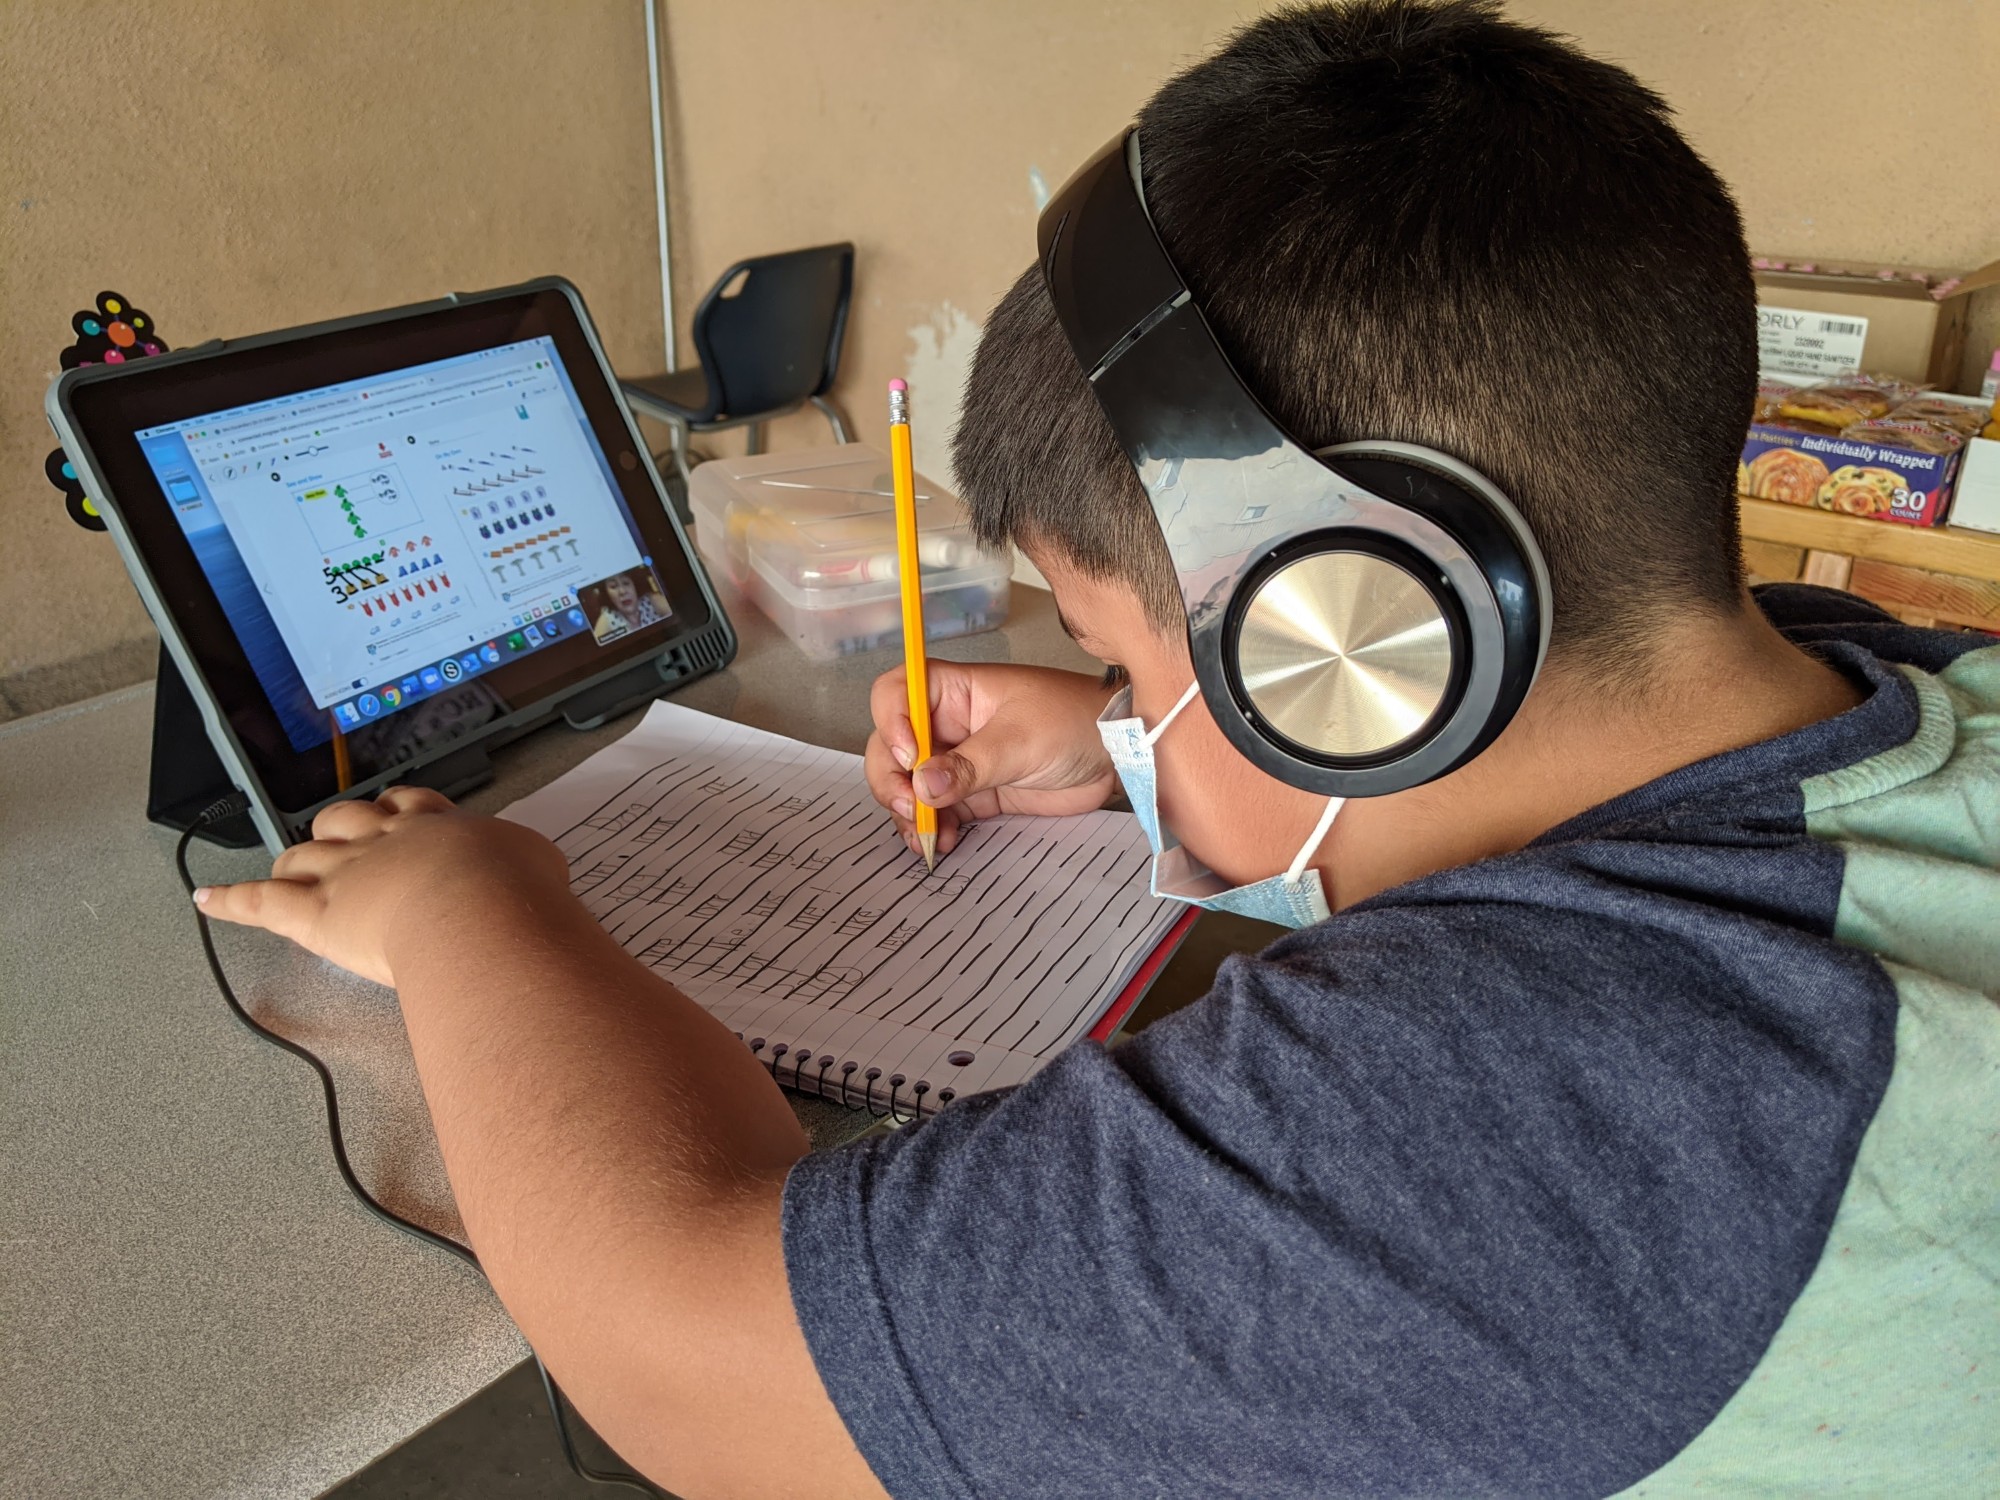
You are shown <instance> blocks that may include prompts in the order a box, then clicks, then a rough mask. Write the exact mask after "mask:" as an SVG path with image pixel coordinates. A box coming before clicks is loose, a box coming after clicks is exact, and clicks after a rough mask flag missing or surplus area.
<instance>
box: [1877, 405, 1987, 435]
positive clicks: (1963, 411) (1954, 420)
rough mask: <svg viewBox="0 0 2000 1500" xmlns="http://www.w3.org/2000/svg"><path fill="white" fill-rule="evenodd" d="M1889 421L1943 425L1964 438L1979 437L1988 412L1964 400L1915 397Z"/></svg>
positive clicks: (1897, 408)
mask: <svg viewBox="0 0 2000 1500" xmlns="http://www.w3.org/2000/svg"><path fill="white" fill-rule="evenodd" d="M1887 420H1888V421H1891V422H1927V423H1929V424H1930V425H1931V426H1933V427H1942V428H1944V429H1945V430H1946V431H1947V432H1955V433H1957V434H1958V435H1959V436H1960V437H1978V436H1979V429H1980V428H1981V427H1982V426H1983V425H1984V424H1985V422H1986V413H1985V412H1983V411H1981V410H1980V409H1979V408H1978V407H1976V406H1967V405H1965V404H1964V403H1963V402H1960V401H1946V400H1944V399H1943V398H1942V397H1939V396H1912V397H1911V398H1910V399H1909V400H1907V401H1904V402H1902V403H1900V404H1899V405H1898V406H1897V407H1896V409H1895V410H1894V411H1892V412H1890V413H1889V415H1888V418H1887Z"/></svg>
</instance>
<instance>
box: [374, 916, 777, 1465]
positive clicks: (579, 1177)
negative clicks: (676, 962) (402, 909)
mask: <svg viewBox="0 0 2000 1500" xmlns="http://www.w3.org/2000/svg"><path fill="white" fill-rule="evenodd" d="M425 907H426V909H424V910H421V911H412V912H409V913H408V914H407V919H406V921H405V922H404V923H403V924H402V926H403V929H404V931H403V933H402V935H401V936H400V939H399V941H398V944H397V946H396V947H395V949H394V952H393V958H394V966H395V973H396V978H397V984H398V989H399V991H400V994H401V996H402V1003H403V1010H404V1014H405V1017H406V1019H407V1023H408V1027H409V1033H410V1042H411V1046H412V1048H413V1050H414V1052H415V1055H416V1060H417V1068H418V1072H419V1074H420V1075H421V1077H422V1079H423V1086H424V1092H425V1096H426V1098H427V1100H428V1102H429V1104H430V1109H431V1114H432V1118H433V1119H434V1120H435V1122H436V1126H437V1133H438V1140H439V1144H440V1146H441V1147H442V1148H443V1152H444V1160H445V1165H446V1168H447V1170H448V1172H449V1174H450V1177H451V1184H452V1189H453V1192H454V1193H455V1195H456V1197H457V1201H458V1206H459V1210H460V1213H461V1214H462V1215H463V1217H464V1220H465V1225H466V1229H467V1232H468V1234H469V1235H470V1237H471V1240H472V1243H473V1246H474V1248H475V1249H476V1250H477V1251H478V1253H479V1255H480V1257H481V1260H482V1262H483V1263H484V1265H485V1267H486V1270H487V1273H488V1275H489V1276H490V1277H491V1278H492V1281H493V1285H494V1288H495V1290H496V1291H497V1292H498V1293H499V1294H500V1296H501V1298H502V1300H503V1301H504V1302H505V1303H506V1305H507V1308H508V1310H509V1311H510V1312H511V1313H512V1314H513V1315H514V1317H515V1318H516V1320H517V1321H518V1322H519V1323H520V1325H521V1329H522V1332H523V1333H524V1334H526V1336H527V1337H528V1339H529V1341H530V1343H532V1344H533V1345H534V1347H535V1348H536V1350H537V1351H538V1352H539V1353H540V1354H541V1355H542V1356H543V1357H544V1359H545V1360H546V1361H547V1362H548V1363H549V1365H550V1367H551V1369H552V1370H553V1371H554V1372H555V1373H556V1375H557V1378H558V1379H560V1380H562V1381H563V1382H564V1383H565V1385H566V1386H568V1387H569V1388H570V1390H571V1393H572V1394H573V1395H574V1396H575V1398H576V1399H577V1401H578V1403H579V1405H580V1407H581V1408H582V1409H583V1410H584V1411H585V1413H586V1414H587V1415H589V1416H590V1417H591V1418H592V1420H593V1422H595V1423H597V1424H598V1425H599V1426H600V1428H601V1429H603V1430H607V1431H609V1432H611V1433H613V1434H614V1435H615V1436H614V1440H615V1441H621V1445H622V1446H623V1447H624V1448H625V1451H626V1452H627V1456H628V1457H630V1458H631V1459H633V1460H634V1461H635V1462H640V1463H642V1464H643V1463H645V1462H646V1458H647V1455H646V1454H645V1453H644V1452H642V1451H638V1450H639V1448H642V1447H643V1446H644V1435H646V1434H652V1435H655V1436H656V1437H657V1439H658V1441H659V1442H660V1444H661V1447H662V1450H663V1452H666V1453H670V1454H672V1455H673V1456H674V1459H675V1462H676V1463H679V1462H681V1461H684V1460H685V1458H686V1456H687V1453H688V1444H689V1442H690V1441H691V1440H692V1439H691V1437H690V1435H689V1434H687V1433H686V1432H685V1431H680V1430H677V1429H679V1428H680V1427H681V1426H682V1423H683V1422H688V1423H696V1424H699V1425H703V1426H706V1427H707V1428H708V1429H709V1430H711V1431H713V1430H716V1429H717V1428H718V1427H723V1428H726V1427H729V1426H733V1425H734V1419H735V1417H736V1416H737V1415H738V1414H737V1413H735V1412H734V1411H733V1410H731V1409H730V1406H731V1403H732V1401H737V1402H740V1401H743V1400H745V1399H746V1398H747V1397H748V1396H749V1393H751V1392H755V1391H756V1390H757V1389H758V1382H757V1380H756V1378H755V1375H754V1372H751V1371H742V1372H735V1371H732V1369H731V1368H730V1365H731V1353H730V1351H731V1349H732V1348H744V1349H754V1348H756V1347H758V1346H759V1345H760V1344H761V1343H763V1342H764V1340H763V1339H761V1338H760V1337H758V1330H757V1328H756V1327H755V1326H754V1324H755V1322H756V1320H757V1319H758V1318H760V1317H761V1318H763V1319H765V1320H767V1321H768V1320H770V1319H772V1318H779V1317H782V1318H788V1317H789V1316H790V1307H789V1302H788V1300H787V1299H786V1297H785V1293H784V1269H783V1264H782V1253H781V1250H780V1248H779V1240H778V1233H777V1212H778V1203H779V1200H780V1195H781V1192H782V1186H783V1182H784V1177H785V1174H786V1172H787V1170H788V1169H789V1168H790V1166H791V1164H792V1163H793V1162H794V1161H795V1160H797V1159H798V1157H800V1156H801V1155H803V1154H804V1153H805V1151H806V1148H807V1142H806V1138H805V1135H804V1132H803V1131H801V1130H800V1128H799V1126H798V1124H797V1121H796V1120H795V1118H794V1117H793V1114H792V1112H791V1110H790V1108H789V1107H788V1106H787V1105H786V1103H785V1101H784V1098H783V1096H782V1094H781V1093H780V1092H779V1090H778V1088H777V1086H776V1085H775V1084H774V1083H773V1082H772V1081H771V1079H770V1077H769V1075H768V1074H766V1073H765V1072H764V1071H763V1069H761V1068H760V1067H759V1066H758V1065H757V1063H756V1062H755V1061H754V1060H753V1059H752V1058H751V1056H750V1054H749V1053H748V1052H747V1051H746V1050H745V1049H744V1047H743V1045H742V1043H741V1042H739V1041H738V1040H737V1039H736V1038H735V1036H734V1035H733V1034H731V1033H730V1032H729V1031H728V1030H727V1029H725V1028H724V1027H723V1026H722V1025H721V1023H720V1022H718V1021H716V1020H715V1019H714V1018H713V1017H711V1016H710V1015H709V1014H708V1013H707V1012H706V1011H704V1010H702V1009H701V1008H700V1007H699V1006H697V1005H695V1004H694V1003H693V1002H692V1001H690V1000H688V999H687V998H686V997H685V996H683V995H681V994H680V993H679V992H678V991H675V990H674V989H672V988H671V987H670V986H668V985H666V984H664V983H663V982H661V981H660V980H659V979H658V978H657V977H656V976H654V975H653V974H652V973H651V972H650V971H649V970H647V969H645V968H644V967H643V966H641V965H640V964H639V963H638V962H637V961H636V960H634V959H633V958H632V957H631V956H630V955H628V954H627V953H625V952H624V950H623V949H621V948H620V947H619V946H618V944H617V943H616V942H615V941H614V940H613V939H612V938H611V937H610V936H609V934H607V933H606V932H605V931H604V930H603V929H602V928H601V927H599V926H598V924H597V923H596V922H595V921H594V920H593V919H592V918H591V917H590V915H589V913H588V912H586V911H585V910H584V909H583V907H582V906H581V905H579V904H577V903H574V902H572V901H569V900H568V899H567V898H566V897H565V898H563V899H561V900H556V899H553V898H550V899H547V900H545V901H544V902H542V903H541V907H543V908H545V909H531V907H530V905H529V903H528V900H527V898H525V897H521V898H518V899H517V904H516V909H514V910H511V911H507V910H503V911H492V910H487V911H485V912H482V914H481V915H482V917H483V918H484V920H483V921H482V923H481V926H482V929H483V930H482V936H481V939H480V941H479V942H478V943H477V944H474V945H470V946H468V945H464V944H461V943H457V942H452V941H447V940H444V935H445V934H450V933H454V932H462V931H464V930H465V922H466V915H467V909H466V908H465V907H464V906H463V905H462V904H459V903H457V902H455V901H439V902H438V903H437V904H436V906H435V907H434V908H432V907H431V904H430V903H428V902H427V903H425ZM774 1279H775V1292H774V1290H773V1285H774ZM746 1323H748V1324H750V1325H752V1326H749V1327H747V1328H746V1326H745V1324H746ZM781 1331H782V1330H781ZM764 1332H765V1333H766V1334H769V1333H772V1332H773V1331H772V1330H765V1331H764ZM675 1371H684V1372H686V1373H688V1374H694V1373H696V1372H699V1373H700V1375H701V1383H702V1384H703V1385H704V1386H705V1387H707V1388H706V1389H704V1390H699V1391H691V1390H688V1389H684V1388H680V1386H679V1385H678V1384H677V1383H676V1380H675V1375H674V1372H675ZM733 1375H740V1378H736V1379H734V1380H733V1381H732V1376H733ZM732 1385H733V1388H734V1390H735V1392H736V1393H737V1394H736V1395H735V1396H733V1397H732V1396H731V1395H730V1387H731V1386H732ZM718 1403H719V1405H718ZM742 1415H743V1416H744V1417H746V1418H748V1419H751V1420H754V1419H755V1416H756V1413H743V1414H742ZM676 1419H679V1420H676ZM635 1433H637V1434H641V1435H642V1436H641V1437H639V1438H636V1439H635V1438H634V1437H633V1434H635ZM655 1472H657V1470H656V1471H655Z"/></svg>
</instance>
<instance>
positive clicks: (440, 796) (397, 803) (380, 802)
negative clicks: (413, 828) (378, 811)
mask: <svg viewBox="0 0 2000 1500" xmlns="http://www.w3.org/2000/svg"><path fill="white" fill-rule="evenodd" d="M375 802H376V805H377V806H378V807H386V808H388V809H389V811H390V812H392V813H432V812H450V811H452V810H453V808H454V807H455V806H456V805H457V804H455V803H454V802H453V801H452V800H451V798H449V797H447V796H446V795H445V794H444V793H443V792H439V791H434V790H432V789H431V788H430V787H427V786H392V787H387V788H385V789H384V790H383V792H382V795H381V796H379V797H377V798H376V799H375Z"/></svg>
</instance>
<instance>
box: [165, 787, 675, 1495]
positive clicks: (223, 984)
mask: <svg viewBox="0 0 2000 1500" xmlns="http://www.w3.org/2000/svg"><path fill="white" fill-rule="evenodd" d="M248 808H249V802H248V799H246V798H245V797H244V795H243V794H242V793H241V792H231V793H230V794H229V795H228V796H227V797H223V798H221V799H219V800H218V801H215V802H212V803H210V804H209V805H208V806H207V807H205V808H203V809H202V810H201V812H200V813H199V814H197V815H196V817H195V819H194V821H193V822H192V823H190V824H189V825H188V828H187V831H186V832H185V833H183V834H182V835H181V837H180V842H179V843H178V844H176V845H175V846H174V868H175V869H176V870H178V871H179V872H180V877H181V884H182V885H183V886H185V887H186V888H187V893H188V897H189V906H190V909H191V910H192V911H193V912H194V925H195V930H196V931H197V932H199V933H200V934H201V951H202V953H203V955H204V956H205V957H206V958H207V959H208V972H209V975H210V977H212V978H213V979H214V980H215V988H216V989H217V991H218V992H220V994H221V995H222V998H223V1001H224V1002H225V1003H226V1004H227V1005H228V1006H229V1011H230V1014H231V1015H233V1016H235V1017H236V1019H237V1020H238V1021H239V1022H241V1023H242V1024H243V1026H244V1028H245V1029H246V1030H248V1031H249V1032H250V1033H251V1034H252V1035H253V1036H256V1037H258V1038H259V1039H261V1040H263V1041H266V1042H269V1043H270V1044H271V1045H272V1046H273V1047H278V1048H281V1049H282V1050H284V1051H286V1052H289V1053H291V1055H292V1056H294V1057H296V1058H298V1059H299V1060H300V1061H301V1062H303V1063H305V1064H306V1065H307V1066H308V1067H310V1068H311V1069H312V1070H313V1072H315V1073H317V1074H318V1075H319V1086H320V1092H321V1094H322V1095H324V1096H325V1099H326V1128H327V1137H328V1139H329V1140H330V1142H331V1143H332V1145H333V1164H334V1166H335V1167H336V1168H338V1169H339V1172H340V1180H341V1181H342V1182H344V1183H346V1184H347V1190H348V1191H349V1192H350V1193H352V1194H354V1196H355V1197H356V1198H358V1199H359V1200H360V1201H361V1206H362V1207H363V1208H365V1209H367V1210H368V1211H369V1212H370V1213H371V1214H373V1215H374V1216H375V1217H376V1218H378V1219H380V1220H381V1221H382V1222H383V1223H385V1224H388V1225H390V1226H391V1227H392V1228H395V1229H399V1230H401V1231H402V1232H403V1233H404V1234H407V1235H409V1236H411V1237H412V1238H414V1239H419V1240H422V1241H423V1242H424V1243H425V1244H427V1245H434V1246H436V1247H437V1248H438V1249H440V1250H442V1251H444V1252H445V1253H446V1254H448V1255H455V1256H457V1257H458V1259H460V1260H462V1261H464V1262H465V1263H466V1264H467V1265H468V1266H470V1267H472V1269H473V1270H475V1271H477V1272H479V1274H480V1275H481V1276H484V1275H485V1274H486V1272H485V1268H484V1267H482V1266H481V1265H480V1264H479V1257H478V1256H476V1255H474V1254H473V1253H472V1251H470V1250H469V1249H467V1248H466V1247H465V1246H464V1245H461V1244H459V1243H458V1241H457V1240H454V1239H449V1238H447V1237H446V1236H444V1235H441V1234H438V1233H436V1232H434V1231H432V1230H429V1229H426V1228H424V1226H423V1225H421V1224H413V1223H411V1222H410V1220H408V1219H405V1218H403V1217H402V1216H401V1215H400V1214H396V1213H392V1212H391V1211H390V1210H388V1209H386V1208H384V1207H383V1206H382V1205H381V1204H380V1203H379V1202H377V1201H376V1199H375V1197H374V1195H373V1194H371V1193H370V1192H369V1191H368V1189H367V1188H365V1187H363V1186H362V1185H361V1179H360V1178H359V1177H357V1176H355V1175H354V1166H353V1164H352V1163H351V1162H349V1161H348V1159H347V1143H346V1141H345V1140H344V1139H343V1138H342V1135H341V1130H340V1099H339V1096H338V1095H336V1094H335V1093H334V1089H333V1074H332V1073H331V1072H329V1071H328V1069H327V1066H326V1064H325V1063H323V1062H321V1061H320V1060H319V1058H318V1057H316V1056H315V1055H314V1054H313V1053H311V1052H309V1051H307V1050H306V1049H305V1048H304V1047H301V1046H300V1045H299V1044H298V1043H297V1042H294V1041H292V1040H290V1039H289V1038H287V1037H282V1036H279V1035H278V1033H277V1032H275V1031H272V1030H271V1029H270V1028H269V1027H267V1026H264V1025H263V1024H261V1023H260V1022H258V1021H257V1020H256V1019H255V1018H254V1017H252V1016H251V1014H250V1012H249V1011H247V1010H245V1009H244V1008H243V1003H242V1002H241V1001H240V1000H238V999H237V998H236V991H235V990H233V989H232V988H230V984H229V980H228V978H227V976H225V975H224V974H223V972H222V960H221V959H220V958H218V957H217V956H216V952H215V934H214V933H213V932H212V931H211V930H210V928H209V923H208V916H207V914H206V913H205V912H203V911H202V909H201V908H200V907H199V906H195V905H194V904H193V897H194V892H195V882H194V876H193V875H192V874H191V873H190V872H189V870H188V846H189V845H190V844H192V843H193V842H194V839H195V835H196V834H198V833H200V832H201V830H202V829H204V828H206V827H208V826H209V825H210V824H211V823H219V822H221V821H222V820H223V819H224V818H232V817H235V816H237V815H238V814H240V813H243V812H245V811H247V810H248ZM528 1357H529V1358H530V1359H532V1360H534V1362H535V1371H536V1373H537V1374H539V1375H540V1376H541V1377H542V1392H543V1394H544V1395H546V1396H547V1397H548V1401H549V1414H550V1415H551V1416H553V1417H554V1418H555V1422H556V1436H557V1438H558V1439H559V1440H560V1441H561V1443H562V1451H563V1458H564V1459H565V1460H567V1461H568V1463H569V1466H570V1469H571V1470H572V1471H573V1472H574V1473H575V1474H576V1476H577V1477H578V1478H579V1479H583V1480H587V1481H588V1482H590V1483H591V1484H598V1485H606V1486H612V1487H616V1488H620V1489H628V1490H633V1491H636V1492H637V1493H639V1494H641V1495H649V1496H652V1497H653V1500H674V1497H673V1496H672V1495H670V1494H669V1493H668V1492H667V1491H665V1490H663V1489H661V1488H659V1487H658V1486H657V1485H655V1484H653V1483H651V1482H650V1481H649V1480H647V1479H646V1478H645V1477H644V1476H642V1475H640V1474H637V1473H634V1472H633V1471H631V1470H629V1469H627V1470H612V1469H594V1468H592V1467H591V1466H590V1465H589V1464H587V1463H585V1462H584V1461H583V1455H582V1454H581V1453H579V1452H578V1451H577V1447H576V1441H575V1439H574V1438H573V1437H572V1436H571V1434H570V1430H569V1416H568V1405H569V1403H568V1400H567V1398H565V1397H564V1395H563V1393H562V1388H561V1387H560V1386H558V1385H557V1384H556V1382H555V1378H554V1377H553V1376H552V1375H550V1374H549V1370H548V1366H547V1365H545V1364H543V1363H542V1360H541V1356H540V1355H538V1354H536V1353H535V1352H534V1351H533V1350H532V1349H530V1350H529V1351H528Z"/></svg>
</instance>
